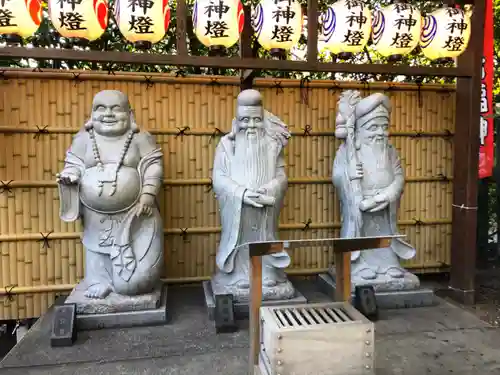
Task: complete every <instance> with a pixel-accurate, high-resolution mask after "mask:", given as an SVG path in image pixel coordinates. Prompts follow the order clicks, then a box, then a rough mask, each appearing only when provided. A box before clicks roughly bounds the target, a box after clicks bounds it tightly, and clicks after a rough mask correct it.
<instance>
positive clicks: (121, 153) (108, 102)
mask: <svg viewBox="0 0 500 375" xmlns="http://www.w3.org/2000/svg"><path fill="white" fill-rule="evenodd" d="M162 157H163V154H162V152H161V149H160V148H158V146H157V145H156V143H155V141H154V139H153V138H152V136H151V135H150V134H148V133H143V132H140V131H139V128H138V127H137V124H136V123H135V120H134V117H133V114H132V110H131V108H130V104H129V101H128V98H127V96H126V95H125V94H123V93H122V92H120V91H112V90H106V91H101V92H99V93H98V94H97V95H96V96H95V97H94V102H93V105H92V115H91V118H90V120H89V121H88V122H87V123H86V124H85V127H84V129H82V130H80V132H78V133H77V134H76V136H75V137H74V139H73V143H72V144H71V148H70V149H69V150H68V152H67V153H66V159H65V165H64V169H63V170H62V171H61V173H60V174H58V175H57V182H58V184H59V196H60V204H61V207H60V217H61V219H62V220H63V221H66V222H71V221H75V220H77V219H78V218H81V219H82V223H83V238H82V243H83V246H84V248H85V257H86V262H85V279H84V281H83V283H82V284H83V285H84V295H85V297H86V298H88V299H105V298H106V297H108V295H109V294H110V293H111V292H114V293H115V294H118V295H125V296H137V295H142V294H146V293H151V292H152V291H153V290H155V289H156V288H157V287H158V284H159V279H160V276H161V272H162V267H163V225H162V219H161V217H160V212H159V210H158V206H157V203H156V198H157V195H158V192H159V191H160V189H161V186H162V178H163V161H162Z"/></svg>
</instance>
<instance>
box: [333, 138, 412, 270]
mask: <svg viewBox="0 0 500 375" xmlns="http://www.w3.org/2000/svg"><path fill="white" fill-rule="evenodd" d="M362 147H363V146H362ZM368 147H369V146H368ZM359 152H360V151H358V158H359V160H360V162H362V164H363V174H364V176H363V178H362V180H361V185H362V188H363V189H362V190H363V197H355V196H354V194H356V193H355V190H354V189H353V188H352V185H351V184H352V181H351V180H350V178H349V174H348V168H349V163H350V160H349V158H348V152H347V147H346V145H345V144H342V145H341V146H340V148H339V149H338V151H337V153H336V155H335V160H334V164H333V173H332V174H333V178H332V180H333V184H334V185H335V188H336V191H337V194H338V197H339V200H340V207H341V216H342V229H341V232H340V236H341V237H342V238H353V237H357V236H384V235H397V234H398V229H397V211H398V206H399V201H400V197H401V195H402V193H403V188H404V175H403V170H402V168H401V162H400V159H399V157H398V155H397V151H396V150H395V149H394V147H393V146H391V145H387V150H386V155H385V157H381V158H376V157H375V156H374V155H375V154H372V155H370V156H372V157H370V156H366V157H364V158H363V155H359ZM379 193H384V194H387V195H388V197H389V202H390V203H389V205H388V207H386V208H385V209H383V210H381V211H378V212H373V213H371V212H361V211H360V209H359V207H357V206H355V205H354V204H349V203H350V202H360V201H361V200H362V199H366V198H370V197H373V196H375V195H377V194H379ZM359 219H360V220H359ZM415 253H416V251H415V248H414V247H413V246H411V245H410V244H408V243H407V242H405V241H403V240H402V239H400V238H397V239H395V240H393V241H392V243H391V246H390V247H387V248H382V249H371V250H364V251H353V252H352V253H351V261H352V275H353V276H356V274H357V273H358V272H361V271H362V270H364V269H366V268H368V269H371V270H372V271H374V272H376V273H377V274H385V273H386V272H387V271H388V270H389V269H391V268H396V269H398V270H403V269H402V268H401V265H400V264H399V259H398V257H399V258H402V259H411V258H413V257H414V256H415Z"/></svg>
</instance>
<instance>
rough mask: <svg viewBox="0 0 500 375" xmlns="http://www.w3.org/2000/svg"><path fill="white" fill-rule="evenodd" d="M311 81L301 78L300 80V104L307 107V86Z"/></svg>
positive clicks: (307, 78)
mask: <svg viewBox="0 0 500 375" xmlns="http://www.w3.org/2000/svg"><path fill="white" fill-rule="evenodd" d="M310 83H311V79H310V78H309V77H303V78H302V79H301V80H300V102H301V103H302V104H305V105H307V106H308V107H309V84H310Z"/></svg>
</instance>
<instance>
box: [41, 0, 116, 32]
mask: <svg viewBox="0 0 500 375" xmlns="http://www.w3.org/2000/svg"><path fill="white" fill-rule="evenodd" d="M48 7H49V16H50V19H51V21H52V24H53V25H54V28H55V29H56V30H57V32H58V33H59V34H60V35H61V36H63V37H65V38H81V39H86V40H89V41H93V40H96V39H98V38H100V37H101V35H102V34H103V33H104V31H105V30H106V27H107V26H108V4H107V1H106V0H48Z"/></svg>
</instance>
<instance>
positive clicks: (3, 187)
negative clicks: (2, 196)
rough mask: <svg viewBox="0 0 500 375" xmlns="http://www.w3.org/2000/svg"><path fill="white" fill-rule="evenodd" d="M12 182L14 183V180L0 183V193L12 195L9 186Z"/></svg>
mask: <svg viewBox="0 0 500 375" xmlns="http://www.w3.org/2000/svg"><path fill="white" fill-rule="evenodd" d="M12 182H14V180H9V181H0V193H4V192H7V193H12V187H11V186H10V184H12Z"/></svg>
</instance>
